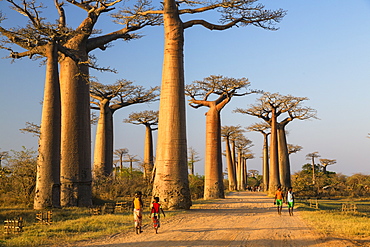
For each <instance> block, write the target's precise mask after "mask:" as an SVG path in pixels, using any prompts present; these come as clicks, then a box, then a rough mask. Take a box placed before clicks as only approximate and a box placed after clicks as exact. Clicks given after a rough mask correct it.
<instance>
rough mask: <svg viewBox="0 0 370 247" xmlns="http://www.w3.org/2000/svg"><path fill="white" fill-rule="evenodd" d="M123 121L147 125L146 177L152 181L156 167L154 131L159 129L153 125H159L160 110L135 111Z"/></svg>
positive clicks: (145, 149)
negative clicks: (151, 177)
mask: <svg viewBox="0 0 370 247" xmlns="http://www.w3.org/2000/svg"><path fill="white" fill-rule="evenodd" d="M123 122H124V123H131V124H136V125H139V124H141V125H144V126H145V141H144V164H143V165H144V178H145V179H146V180H147V181H150V180H151V179H150V176H151V174H152V172H153V168H154V155H153V131H155V130H157V129H158V128H156V127H153V126H157V125H158V111H142V112H133V113H131V114H130V115H129V116H128V118H127V119H125V120H123Z"/></svg>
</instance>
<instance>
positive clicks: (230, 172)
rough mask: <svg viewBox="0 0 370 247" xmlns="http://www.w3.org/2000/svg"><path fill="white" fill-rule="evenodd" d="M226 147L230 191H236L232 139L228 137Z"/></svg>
mask: <svg viewBox="0 0 370 247" xmlns="http://www.w3.org/2000/svg"><path fill="white" fill-rule="evenodd" d="M225 144H226V145H225V146H226V163H227V171H228V178H229V190H230V191H234V190H236V183H235V181H236V179H235V172H234V165H233V158H232V154H231V148H230V139H229V138H228V137H227V138H226V140H225Z"/></svg>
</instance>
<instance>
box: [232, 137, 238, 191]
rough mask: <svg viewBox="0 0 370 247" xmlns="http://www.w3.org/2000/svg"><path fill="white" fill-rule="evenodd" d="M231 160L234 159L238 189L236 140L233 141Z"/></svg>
mask: <svg viewBox="0 0 370 247" xmlns="http://www.w3.org/2000/svg"><path fill="white" fill-rule="evenodd" d="M231 158H232V165H233V172H234V177H235V187H236V189H238V188H237V187H238V186H237V185H238V176H237V160H236V147H235V139H232V140H231Z"/></svg>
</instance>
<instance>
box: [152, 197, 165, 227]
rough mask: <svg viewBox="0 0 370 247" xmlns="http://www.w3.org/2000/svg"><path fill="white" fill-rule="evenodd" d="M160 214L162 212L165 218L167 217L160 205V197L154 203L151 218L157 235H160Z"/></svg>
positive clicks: (155, 198)
mask: <svg viewBox="0 0 370 247" xmlns="http://www.w3.org/2000/svg"><path fill="white" fill-rule="evenodd" d="M160 212H162V214H163V217H166V215H165V214H164V211H163V209H162V206H161V204H159V197H154V201H153V203H152V210H151V217H152V220H153V227H154V231H155V233H156V234H157V233H158V228H159V227H160V221H159V220H160Z"/></svg>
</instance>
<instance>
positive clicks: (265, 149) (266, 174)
mask: <svg viewBox="0 0 370 247" xmlns="http://www.w3.org/2000/svg"><path fill="white" fill-rule="evenodd" d="M263 141H264V144H263V190H264V191H268V186H269V144H268V135H266V134H264V135H263Z"/></svg>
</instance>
